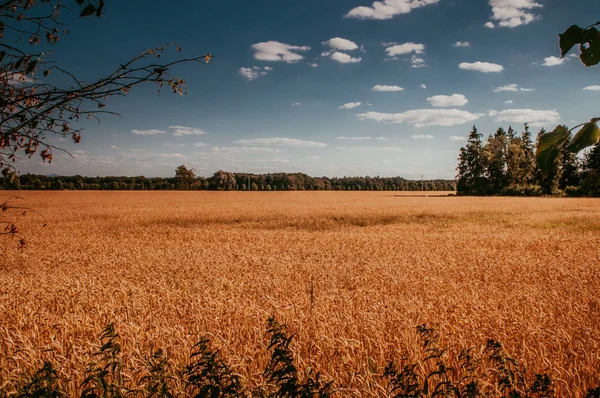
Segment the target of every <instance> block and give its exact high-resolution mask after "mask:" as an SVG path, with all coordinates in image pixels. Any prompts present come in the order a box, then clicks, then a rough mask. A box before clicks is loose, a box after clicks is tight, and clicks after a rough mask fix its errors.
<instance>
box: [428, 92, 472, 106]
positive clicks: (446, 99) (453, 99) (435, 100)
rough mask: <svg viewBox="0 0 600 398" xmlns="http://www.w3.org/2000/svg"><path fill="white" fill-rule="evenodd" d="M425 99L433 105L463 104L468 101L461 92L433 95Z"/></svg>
mask: <svg viewBox="0 0 600 398" xmlns="http://www.w3.org/2000/svg"><path fill="white" fill-rule="evenodd" d="M427 101H428V102H429V103H430V104H431V105H433V106H440V107H448V106H464V105H466V104H468V103H469V100H468V99H467V97H465V96H464V95H462V94H452V95H434V96H433V97H429V98H427Z"/></svg>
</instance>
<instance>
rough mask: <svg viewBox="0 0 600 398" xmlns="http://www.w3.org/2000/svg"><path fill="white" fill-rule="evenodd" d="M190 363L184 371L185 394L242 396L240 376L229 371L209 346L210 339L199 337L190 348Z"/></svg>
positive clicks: (196, 395) (198, 396) (194, 395)
mask: <svg viewBox="0 0 600 398" xmlns="http://www.w3.org/2000/svg"><path fill="white" fill-rule="evenodd" d="M190 359H191V363H190V364H189V365H188V366H187V368H186V371H185V378H186V384H187V394H186V396H191V397H195V398H204V397H241V396H244V393H243V390H244V389H243V386H242V383H241V381H240V377H239V376H238V375H236V374H234V373H233V372H232V371H231V368H230V367H229V365H228V364H227V363H226V362H225V361H223V360H222V359H221V358H220V356H219V353H218V352H216V351H213V350H212V349H211V348H210V341H209V340H208V339H207V338H201V339H200V341H199V342H198V344H196V345H195V346H194V348H193V350H192V354H191V358H190Z"/></svg>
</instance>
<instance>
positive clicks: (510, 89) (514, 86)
mask: <svg viewBox="0 0 600 398" xmlns="http://www.w3.org/2000/svg"><path fill="white" fill-rule="evenodd" d="M492 91H493V92H495V93H501V92H517V91H522V92H531V91H535V88H523V87H519V85H517V84H507V85H505V86H500V87H496V88H495V89H493V90H492Z"/></svg>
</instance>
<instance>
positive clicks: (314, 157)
mask: <svg viewBox="0 0 600 398" xmlns="http://www.w3.org/2000/svg"><path fill="white" fill-rule="evenodd" d="M306 159H310V160H317V159H321V157H320V156H316V155H311V156H307V157H306Z"/></svg>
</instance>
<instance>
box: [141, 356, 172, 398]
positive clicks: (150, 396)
mask: <svg viewBox="0 0 600 398" xmlns="http://www.w3.org/2000/svg"><path fill="white" fill-rule="evenodd" d="M146 366H147V367H148V375H146V376H144V377H143V378H142V379H141V383H142V384H143V386H144V394H145V397H147V398H155V397H162V398H174V397H175V394H174V393H173V387H172V381H173V379H174V377H173V376H172V372H173V369H172V367H171V364H170V363H169V361H168V359H167V358H166V357H165V355H164V353H163V350H162V349H159V350H157V351H155V352H154V354H152V356H151V357H150V358H148V360H147V361H146Z"/></svg>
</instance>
